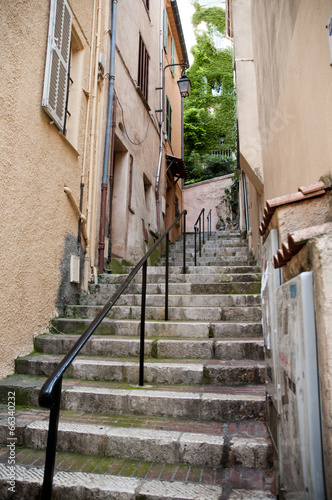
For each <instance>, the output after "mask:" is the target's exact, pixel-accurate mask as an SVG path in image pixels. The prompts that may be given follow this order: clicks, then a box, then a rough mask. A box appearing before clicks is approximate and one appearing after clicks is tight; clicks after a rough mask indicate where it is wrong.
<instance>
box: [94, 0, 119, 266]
mask: <svg viewBox="0 0 332 500" xmlns="http://www.w3.org/2000/svg"><path fill="white" fill-rule="evenodd" d="M117 3H118V0H113V4H112V30H111V32H110V35H111V55H110V75H109V78H110V85H109V89H108V107H107V121H106V135H105V149H104V163H103V179H102V184H101V213H100V231H99V246H98V251H99V255H98V262H99V273H102V272H103V270H104V250H105V224H106V200H107V174H108V164H109V156H110V143H111V126H112V116H113V96H114V80H115V75H114V66H115V35H116V10H117Z"/></svg>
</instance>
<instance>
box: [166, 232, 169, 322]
mask: <svg viewBox="0 0 332 500" xmlns="http://www.w3.org/2000/svg"><path fill="white" fill-rule="evenodd" d="M168 275H169V234H168V233H167V236H166V276H165V321H168Z"/></svg>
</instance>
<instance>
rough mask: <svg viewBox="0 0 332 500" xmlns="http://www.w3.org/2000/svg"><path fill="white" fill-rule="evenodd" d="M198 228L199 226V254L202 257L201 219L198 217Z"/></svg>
mask: <svg viewBox="0 0 332 500" xmlns="http://www.w3.org/2000/svg"><path fill="white" fill-rule="evenodd" d="M198 228H199V238H198V241H199V256H200V257H202V220H201V218H199V222H198Z"/></svg>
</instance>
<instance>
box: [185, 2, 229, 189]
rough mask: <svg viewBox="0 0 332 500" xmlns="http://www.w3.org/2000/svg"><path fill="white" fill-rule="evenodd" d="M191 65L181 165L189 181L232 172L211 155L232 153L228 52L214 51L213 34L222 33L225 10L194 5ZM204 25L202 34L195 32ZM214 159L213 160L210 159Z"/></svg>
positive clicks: (227, 166) (224, 161)
mask: <svg viewBox="0 0 332 500" xmlns="http://www.w3.org/2000/svg"><path fill="white" fill-rule="evenodd" d="M194 5H195V9H196V11H195V14H194V15H193V26H194V28H195V35H196V45H195V46H194V47H193V49H192V52H193V55H194V62H193V64H192V66H191V67H190V68H189V70H188V71H187V73H186V74H187V75H188V77H189V78H190V81H191V93H190V96H189V97H187V98H186V99H185V101H184V144H185V163H186V168H187V170H188V173H189V179H188V181H189V182H192V181H198V180H203V179H207V178H211V177H212V173H213V176H218V175H224V174H226V173H231V172H233V171H234V162H233V161H232V160H229V159H227V158H226V159H223V160H222V159H219V160H217V159H216V155H212V152H215V151H221V150H230V151H233V152H235V151H236V115H235V88H234V80H233V54H232V49H216V47H215V46H214V44H213V35H214V33H215V32H219V33H222V34H224V33H225V11H224V10H223V9H221V8H219V7H211V8H206V9H202V8H201V7H200V5H199V4H198V3H195V4H194ZM202 22H205V25H206V31H200V30H199V29H198V27H199V25H200V23H202ZM210 156H214V159H212V158H210Z"/></svg>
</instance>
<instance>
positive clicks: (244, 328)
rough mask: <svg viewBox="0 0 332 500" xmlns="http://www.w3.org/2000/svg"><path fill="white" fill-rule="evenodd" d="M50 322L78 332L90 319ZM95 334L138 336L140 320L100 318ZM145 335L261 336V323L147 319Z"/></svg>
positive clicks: (58, 329)
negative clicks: (152, 320)
mask: <svg viewBox="0 0 332 500" xmlns="http://www.w3.org/2000/svg"><path fill="white" fill-rule="evenodd" d="M52 323H53V325H54V326H55V328H56V330H57V332H60V333H70V334H82V333H84V332H85V330H86V329H87V327H88V326H89V324H90V321H88V320H84V319H80V320H73V319H63V318H59V319H54V320H53V322H52ZM96 334H97V335H120V336H132V337H135V336H138V335H140V321H136V320H131V321H125V320H124V321H121V320H104V321H103V322H102V323H101V325H100V326H99V327H98V328H97V329H96ZM145 335H146V337H167V338H169V337H178V338H232V337H242V338H253V337H254V338H257V337H261V336H262V325H261V324H260V323H259V324H258V323H227V322H224V323H223V322H221V323H210V324H208V323H196V324H195V326H194V327H193V324H192V323H190V322H185V323H169V322H166V323H162V322H157V323H153V322H147V323H146V324H145Z"/></svg>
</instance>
